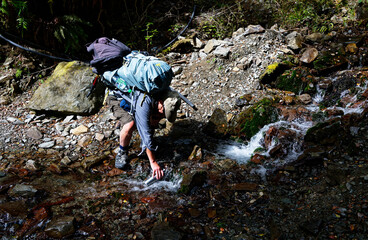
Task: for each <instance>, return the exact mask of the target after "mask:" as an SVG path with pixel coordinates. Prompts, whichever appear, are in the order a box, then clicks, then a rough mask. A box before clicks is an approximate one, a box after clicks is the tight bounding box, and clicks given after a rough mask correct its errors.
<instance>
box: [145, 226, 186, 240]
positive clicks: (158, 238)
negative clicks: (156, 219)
mask: <svg viewBox="0 0 368 240" xmlns="http://www.w3.org/2000/svg"><path fill="white" fill-rule="evenodd" d="M151 238H152V240H163V239H165V240H180V239H182V238H183V234H182V233H181V232H179V231H177V230H176V229H175V228H173V227H171V226H170V225H169V223H167V222H160V223H158V224H156V225H155V226H154V227H153V228H152V230H151Z"/></svg>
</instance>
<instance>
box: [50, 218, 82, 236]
mask: <svg viewBox="0 0 368 240" xmlns="http://www.w3.org/2000/svg"><path fill="white" fill-rule="evenodd" d="M74 224H75V218H74V217H72V216H60V217H58V216H56V217H54V218H53V219H52V220H51V222H49V223H48V224H47V227H46V229H45V232H46V234H47V236H49V237H52V238H58V239H61V238H64V237H67V236H69V235H72V234H73V233H74V232H75V226H74Z"/></svg>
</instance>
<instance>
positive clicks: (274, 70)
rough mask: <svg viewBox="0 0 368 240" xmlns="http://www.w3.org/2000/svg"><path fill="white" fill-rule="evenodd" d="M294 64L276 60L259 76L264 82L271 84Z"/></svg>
mask: <svg viewBox="0 0 368 240" xmlns="http://www.w3.org/2000/svg"><path fill="white" fill-rule="evenodd" d="M291 66H292V64H291V63H285V62H280V63H279V62H276V63H273V64H271V65H269V66H267V68H266V69H265V70H264V72H263V73H262V74H261V76H260V77H259V79H260V81H261V82H262V83H263V84H269V83H272V82H274V81H275V80H276V79H277V77H278V76H280V75H281V74H282V73H283V72H284V71H285V70H286V69H289V68H290V67H291Z"/></svg>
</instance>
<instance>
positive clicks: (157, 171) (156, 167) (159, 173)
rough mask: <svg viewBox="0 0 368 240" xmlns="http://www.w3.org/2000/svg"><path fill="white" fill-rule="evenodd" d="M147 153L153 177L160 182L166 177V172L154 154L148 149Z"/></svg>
mask: <svg viewBox="0 0 368 240" xmlns="http://www.w3.org/2000/svg"><path fill="white" fill-rule="evenodd" d="M146 153H147V156H148V159H149V161H150V164H151V168H152V172H153V174H152V176H153V177H156V178H157V179H158V180H160V179H161V178H162V177H163V176H164V171H162V169H161V167H160V165H158V163H157V162H156V158H155V154H154V152H153V151H151V150H149V149H148V148H146Z"/></svg>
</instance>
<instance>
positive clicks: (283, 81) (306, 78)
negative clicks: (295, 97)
mask: <svg viewBox="0 0 368 240" xmlns="http://www.w3.org/2000/svg"><path fill="white" fill-rule="evenodd" d="M315 82H316V79H315V77H314V76H313V75H312V74H310V69H308V68H305V67H294V68H292V69H290V70H286V71H285V72H284V73H283V74H282V75H281V76H279V77H278V78H277V80H276V81H275V83H274V85H275V86H274V87H276V88H278V89H280V90H284V91H290V92H294V93H295V94H303V93H309V94H313V93H315V91H316V89H315V84H314V83H315Z"/></svg>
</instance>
